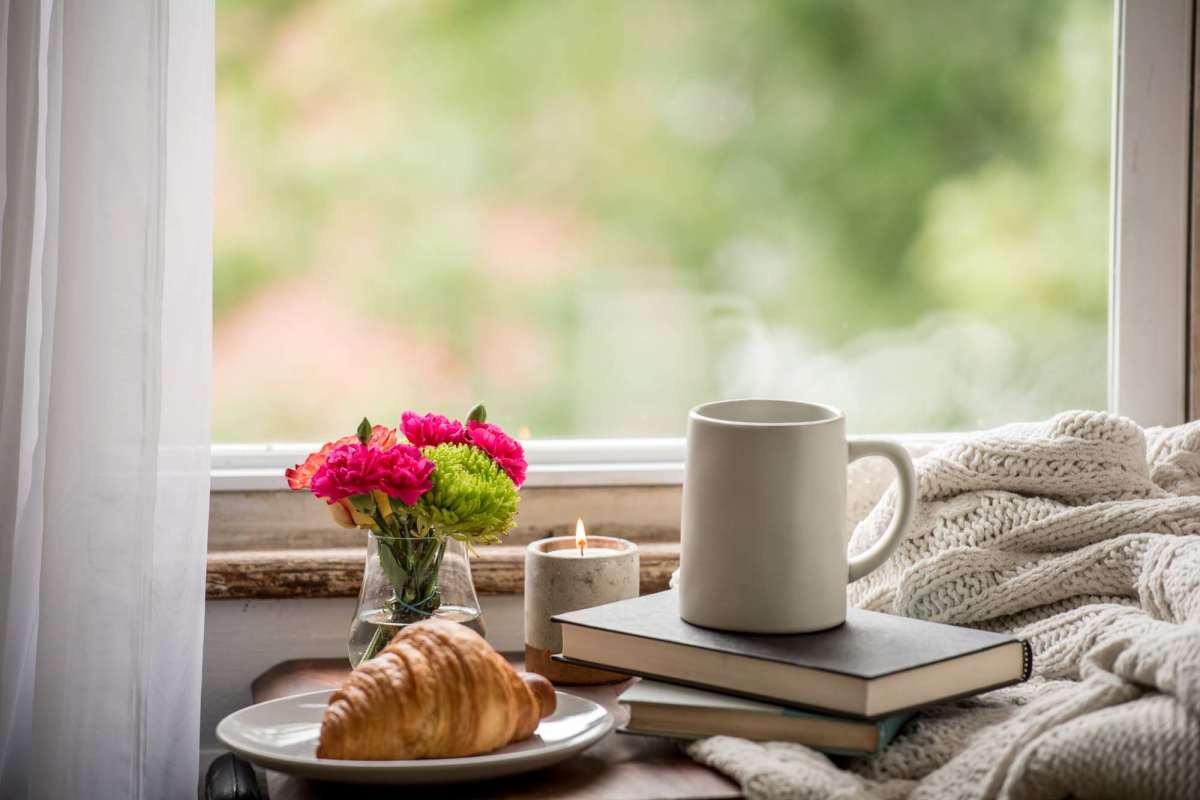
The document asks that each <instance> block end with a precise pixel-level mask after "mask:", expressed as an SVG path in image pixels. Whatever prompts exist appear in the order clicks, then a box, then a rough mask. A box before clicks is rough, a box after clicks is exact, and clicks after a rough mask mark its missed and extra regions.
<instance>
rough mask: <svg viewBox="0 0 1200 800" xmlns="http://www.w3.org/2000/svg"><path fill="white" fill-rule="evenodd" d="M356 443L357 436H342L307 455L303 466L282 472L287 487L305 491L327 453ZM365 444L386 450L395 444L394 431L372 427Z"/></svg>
mask: <svg viewBox="0 0 1200 800" xmlns="http://www.w3.org/2000/svg"><path fill="white" fill-rule="evenodd" d="M357 441H358V437H357V436H354V435H351V436H343V437H342V438H340V439H337V440H336V441H332V442H326V443H325V444H324V446H322V447H321V449H320V450H318V451H317V452H315V453H309V455H308V458H306V459H305V460H304V463H303V464H297V465H296V466H294V467H290V468H289V469H286V470H284V472H283V475H284V477H286V478H287V482H288V486H290V487H291V488H292V489H296V490H301V489H307V488H308V484H309V482H310V481H311V480H312V476H313V475H315V474H316V472H317V470H319V469H320V468H321V465H322V464H324V463H325V459H326V458H328V457H329V453H330V451H332V450H333V448H335V447H340V446H342V445H344V444H351V443H353V442H357ZM367 444H368V445H370V446H372V447H378V448H379V449H381V450H386V449H388V448H389V447H391V446H392V445H394V444H396V429H395V428H385V427H384V426H383V425H374V426H372V428H371V438H369V439H368V440H367Z"/></svg>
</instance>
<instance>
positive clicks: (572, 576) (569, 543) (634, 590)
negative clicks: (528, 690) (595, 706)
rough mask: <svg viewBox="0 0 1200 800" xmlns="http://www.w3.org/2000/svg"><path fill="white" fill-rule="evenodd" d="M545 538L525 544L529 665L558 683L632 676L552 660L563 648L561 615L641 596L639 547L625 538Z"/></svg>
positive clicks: (591, 681) (610, 680) (600, 680)
mask: <svg viewBox="0 0 1200 800" xmlns="http://www.w3.org/2000/svg"><path fill="white" fill-rule="evenodd" d="M586 542H587V544H586V546H585V547H583V548H582V550H581V548H580V547H579V542H578V540H577V538H576V537H573V536H556V537H553V538H550V539H540V540H538V541H536V542H533V543H531V544H530V545H529V546H528V547H527V548H526V549H525V668H526V669H527V670H530V671H532V672H539V673H541V674H542V675H545V676H546V677H547V678H549V679H550V680H552V681H554V682H555V683H576V684H580V683H612V682H615V681H619V680H624V679H625V677H626V676H624V675H618V674H617V673H613V672H605V671H604V670H597V669H588V668H586V667H578V666H574V665H571V664H560V663H558V662H556V661H551V660H550V656H552V655H554V654H556V653H561V652H562V630H561V627H560V626H559V625H558V623H555V622H551V621H550V618H551V617H552V616H554V615H555V614H562V613H565V612H567V611H575V610H576V609H580V608H591V607H592V606H598V605H603V604H604V603H613V602H616V601H617V600H627V599H629V598H631V597H637V596H638V549H637V545H635V544H634V543H633V542H630V541H627V540H625V539H617V538H615V537H611V536H589V537H587V539H586Z"/></svg>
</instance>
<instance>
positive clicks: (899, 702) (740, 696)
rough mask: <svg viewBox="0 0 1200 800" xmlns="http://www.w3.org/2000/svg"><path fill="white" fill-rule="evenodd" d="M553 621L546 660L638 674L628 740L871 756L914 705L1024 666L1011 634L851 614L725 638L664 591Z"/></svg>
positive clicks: (979, 686)
mask: <svg viewBox="0 0 1200 800" xmlns="http://www.w3.org/2000/svg"><path fill="white" fill-rule="evenodd" d="M553 619H554V621H555V622H559V623H561V624H562V633H563V651H562V653H561V655H558V656H555V659H557V660H560V661H564V662H567V663H571V664H580V665H583V666H588V667H599V668H601V669H606V670H610V671H613V672H620V673H625V674H628V675H637V676H641V677H642V678H643V680H642V681H640V682H639V683H637V684H636V685H634V686H633V687H632V688H630V689H629V690H628V691H626V692H625V694H623V695H622V696H621V702H622V703H624V704H625V705H626V706H627V707H628V708H629V711H630V719H629V722H628V724H627V725H626V726H625V729H624V730H625V731H626V732H628V733H642V734H649V735H657V736H671V737H677V738H700V737H704V736H714V735H728V736H740V737H743V738H747V739H756V740H763V741H765V740H774V741H792V742H799V743H801V744H806V745H809V746H811V747H814V748H816V749H818V750H823V751H826V752H830V753H838V754H847V755H861V754H867V753H876V752H879V751H880V750H882V749H883V748H884V747H886V746H887V744H888V742H890V741H891V739H892V738H893V737H894V736H895V735H896V733H897V732H898V731H899V730H900V728H901V726H902V725H903V724H904V722H905V721H906V720H907V719H908V718H909V717H910V716H911V715H912V712H913V711H914V710H916V709H918V708H920V707H922V706H926V705H930V704H933V703H938V702H942V701H945V700H950V699H954V698H959V697H966V696H968V695H973V694H978V693H980V692H985V691H988V690H990V689H997V688H999V687H1001V686H1008V685H1010V684H1014V683H1019V682H1020V681H1023V680H1025V679H1027V678H1028V677H1029V673H1030V671H1031V669H1032V656H1031V652H1030V649H1029V645H1028V643H1026V642H1024V641H1021V640H1020V639H1016V638H1014V637H1012V636H1008V635H1005V634H1000V633H990V632H987V631H978V630H974V629H971V628H960V627H957V626H954V625H943V624H940V623H936V622H926V621H924V620H916V619H908V618H906V617H896V616H892V615H890V614H881V613H878V612H874V611H863V610H861V609H850V610H849V613H848V614H847V616H846V623H845V624H844V625H840V626H838V627H837V628H833V629H831V630H827V631H820V632H817V633H804V634H788V635H778V634H745V633H728V632H725V631H714V630H709V629H707V628H700V627H697V626H695V625H689V624H688V623H687V622H684V621H683V620H682V619H680V617H679V609H678V601H677V598H676V593H675V592H674V591H667V592H660V593H658V594H651V595H645V596H643V597H638V598H634V599H632V600H622V601H620V602H617V603H609V604H607V605H603V606H596V607H595V608H587V609H583V610H581V611H572V612H569V613H566V614H560V615H558V616H556V617H554V618H553Z"/></svg>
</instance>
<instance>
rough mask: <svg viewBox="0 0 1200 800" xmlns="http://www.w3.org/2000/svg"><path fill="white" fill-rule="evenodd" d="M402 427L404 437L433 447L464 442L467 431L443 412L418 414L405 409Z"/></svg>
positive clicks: (415, 443)
mask: <svg viewBox="0 0 1200 800" xmlns="http://www.w3.org/2000/svg"><path fill="white" fill-rule="evenodd" d="M400 428H401V430H403V431H404V438H405V439H408V441H409V443H410V444H413V445H416V446H417V447H433V446H435V445H439V444H463V443H464V442H466V441H467V432H466V430H465V429H464V428H463V426H462V423H461V422H459V421H458V420H456V419H447V418H446V417H443V416H442V415H441V414H425V415H424V416H422V415H420V414H417V413H416V412H415V411H405V412H404V414H403V415H401V417H400Z"/></svg>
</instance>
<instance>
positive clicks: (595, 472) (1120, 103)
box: [212, 0, 1196, 491]
mask: <svg viewBox="0 0 1200 800" xmlns="http://www.w3.org/2000/svg"><path fill="white" fill-rule="evenodd" d="M1195 2H1196V0H1116V2H1115V6H1114V14H1115V24H1114V37H1113V38H1114V58H1113V64H1114V71H1115V74H1114V76H1113V77H1114V80H1113V87H1114V89H1113V110H1114V113H1113V133H1112V141H1113V146H1112V180H1111V185H1112V226H1111V239H1110V270H1111V271H1110V280H1109V289H1110V290H1109V356H1108V406H1109V408H1110V409H1113V410H1115V411H1117V412H1118V413H1122V414H1126V415H1128V416H1130V417H1132V418H1134V419H1136V420H1138V421H1139V422H1141V423H1142V424H1144V425H1175V424H1179V423H1181V422H1183V421H1184V419H1185V413H1186V412H1185V403H1186V386H1187V350H1186V338H1187V314H1188V308H1187V294H1188V293H1187V288H1188V266H1189V264H1188V256H1189V250H1188V243H1189V233H1190V229H1189V220H1190V218H1191V211H1190V203H1191V183H1190V175H1191V150H1192V123H1191V120H1192V94H1193V86H1192V75H1193V68H1192V63H1193V62H1192V59H1193V39H1194V36H1195V26H1194V24H1193V23H1194V18H1195ZM945 436H946V435H945V434H918V435H911V434H906V435H902V436H897V437H896V438H897V439H900V440H901V441H903V442H905V443H908V444H923V443H930V442H936V441H939V440H941V439H944V438H945ZM317 446H319V445H316V444H311V443H289V444H266V445H240V444H215V445H213V448H212V455H213V460H212V472H213V482H212V488H213V491H269V490H280V489H286V488H287V485H286V483H285V481H284V479H283V470H284V469H285V468H286V467H288V466H290V465H292V464H295V463H297V462H299V461H302V460H303V459H304V457H305V455H307V454H308V453H309V452H311V451H312V450H313V449H315V448H316V447H317ZM526 451H527V454H528V457H529V462H530V471H529V479H528V482H527V485H529V486H532V487H545V486H619V485H635V486H636V485H651V484H653V485H664V484H665V485H678V484H679V483H681V482H682V480H683V455H684V441H683V439H681V438H664V439H647V438H639V439H617V438H613V439H566V440H533V441H530V442H528V443H527V444H526Z"/></svg>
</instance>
